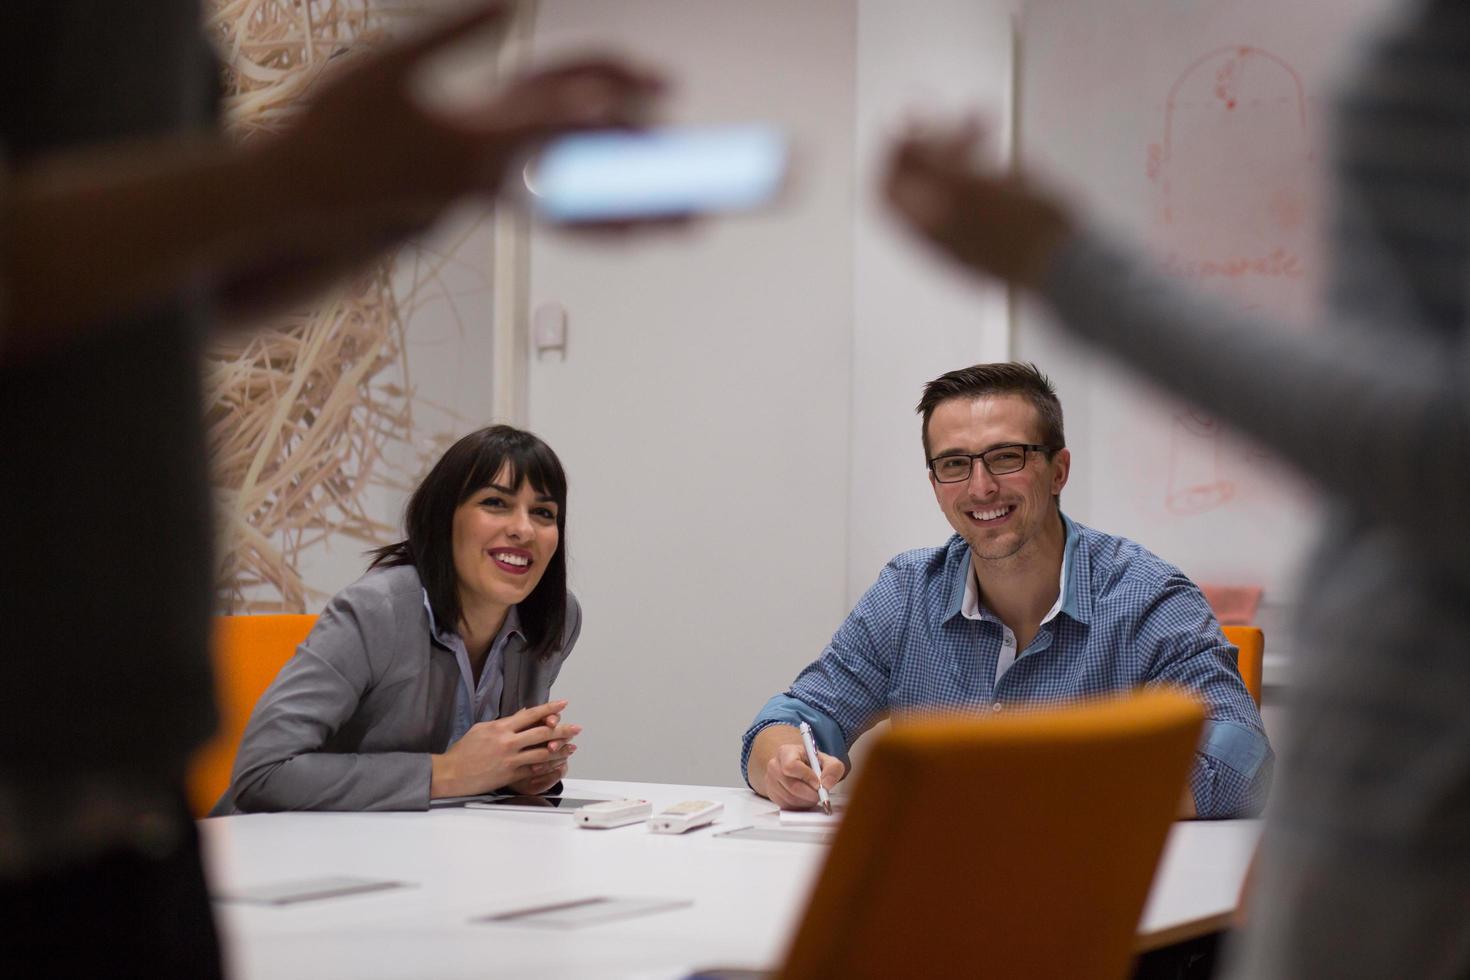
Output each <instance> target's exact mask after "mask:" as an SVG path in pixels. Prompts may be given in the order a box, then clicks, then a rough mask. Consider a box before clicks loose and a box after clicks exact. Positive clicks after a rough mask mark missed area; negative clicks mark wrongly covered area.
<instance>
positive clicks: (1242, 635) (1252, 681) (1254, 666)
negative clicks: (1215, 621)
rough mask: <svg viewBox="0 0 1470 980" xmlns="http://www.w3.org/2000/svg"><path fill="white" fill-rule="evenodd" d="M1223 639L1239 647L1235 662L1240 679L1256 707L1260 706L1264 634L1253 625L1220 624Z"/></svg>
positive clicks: (1264, 645) (1264, 647) (1264, 644)
mask: <svg viewBox="0 0 1470 980" xmlns="http://www.w3.org/2000/svg"><path fill="white" fill-rule="evenodd" d="M1220 629H1221V630H1223V631H1224V633H1225V639H1227V640H1229V641H1230V642H1231V643H1233V644H1235V645H1236V647H1238V648H1239V649H1240V655H1239V657H1238V658H1237V662H1238V663H1239V664H1240V679H1241V680H1243V681H1245V689H1246V690H1247V691H1250V692H1251V697H1253V698H1255V699H1256V707H1258V708H1259V707H1260V706H1261V662H1262V659H1263V657H1264V656H1265V649H1266V634H1264V633H1262V632H1261V631H1260V629H1259V628H1258V627H1255V626H1222V627H1220Z"/></svg>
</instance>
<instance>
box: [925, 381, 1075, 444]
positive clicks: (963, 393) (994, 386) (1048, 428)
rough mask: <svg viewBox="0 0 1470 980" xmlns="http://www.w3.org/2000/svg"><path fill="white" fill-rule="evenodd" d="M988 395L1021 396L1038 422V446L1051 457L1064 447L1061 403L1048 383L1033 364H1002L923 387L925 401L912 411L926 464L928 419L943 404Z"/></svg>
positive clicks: (1064, 435)
mask: <svg viewBox="0 0 1470 980" xmlns="http://www.w3.org/2000/svg"><path fill="white" fill-rule="evenodd" d="M988 395H1020V396H1022V397H1023V398H1025V399H1026V400H1027V401H1029V402H1030V403H1031V404H1032V406H1034V407H1035V409H1036V417H1037V419H1039V420H1040V422H1041V444H1042V445H1044V446H1046V448H1047V455H1048V456H1050V455H1052V454H1054V453H1056V451H1057V450H1058V449H1061V448H1063V447H1064V446H1066V445H1067V437H1066V434H1065V433H1064V432H1063V430H1062V403H1061V402H1060V401H1058V400H1057V391H1056V389H1055V388H1053V387H1052V383H1051V379H1050V378H1048V377H1047V376H1046V375H1044V374H1042V373H1041V371H1040V369H1038V368H1037V366H1036V365H1035V364H1022V363H1021V362H1019V361H1002V362H999V363H996V364H975V365H972V366H970V367H967V368H960V369H958V370H956V371H949V372H947V373H945V374H941V375H940V376H939V377H937V378H935V379H934V380H933V381H931V382H929V383H928V384H926V385H925V386H924V397H922V398H920V399H919V404H918V406H917V407H916V408H915V409H914V411H916V412H918V413H919V414H920V415H922V416H923V422H922V423H921V425H922V429H921V430H920V431H921V434H922V436H923V440H924V462H925V463H928V462H929V419H930V417H932V416H933V415H934V410H935V409H936V408H938V407H939V405H940V404H941V403H943V402H947V401H949V400H951V399H954V398H965V399H971V400H973V399H976V398H984V397H986V396H988Z"/></svg>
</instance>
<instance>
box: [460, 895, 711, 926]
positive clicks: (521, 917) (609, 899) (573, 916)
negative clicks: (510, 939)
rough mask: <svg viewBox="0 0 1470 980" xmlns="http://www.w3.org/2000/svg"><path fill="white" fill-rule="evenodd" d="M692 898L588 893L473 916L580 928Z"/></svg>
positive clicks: (679, 905) (648, 912) (671, 907)
mask: <svg viewBox="0 0 1470 980" xmlns="http://www.w3.org/2000/svg"><path fill="white" fill-rule="evenodd" d="M693 904H694V899H692V898H666V897H665V898H654V897H649V896H633V895H591V896H587V897H584V898H573V899H569V900H567V901H564V902H550V903H538V904H536V905H531V906H528V907H526V908H520V909H510V910H509V911H506V912H496V913H494V914H492V915H485V916H481V917H480V918H478V919H472V920H471V921H472V922H488V923H495V924H499V925H513V926H538V927H543V928H550V929H579V928H581V927H583V926H595V925H599V924H601V923H603V922H615V921H617V920H618V919H629V918H633V917H634V916H639V915H652V914H653V913H655V912H669V911H672V910H674V909H682V908H688V907H689V906H691V905H693Z"/></svg>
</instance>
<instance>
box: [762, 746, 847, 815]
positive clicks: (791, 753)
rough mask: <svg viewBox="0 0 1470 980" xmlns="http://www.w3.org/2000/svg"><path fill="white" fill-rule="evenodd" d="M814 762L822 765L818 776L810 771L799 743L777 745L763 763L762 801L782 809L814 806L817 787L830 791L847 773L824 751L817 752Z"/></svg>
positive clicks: (837, 761) (804, 749)
mask: <svg viewBox="0 0 1470 980" xmlns="http://www.w3.org/2000/svg"><path fill="white" fill-rule="evenodd" d="M817 761H818V762H819V763H821V765H822V773H821V776H820V777H818V775H817V774H816V773H815V772H812V767H811V765H810V764H808V762H807V758H806V748H805V747H804V746H802V745H801V744H800V743H799V742H798V743H795V744H791V743H787V744H785V745H780V746H777V748H776V751H775V753H774V754H773V755H772V756H771V758H770V761H769V762H767V763H766V773H765V775H766V778H765V791H766V798H767V799H769V800H770V801H771V802H772V803H774V804H776V805H777V806H779V807H781V808H782V809H783V810H805V809H809V808H811V807H814V806H816V805H817V803H818V800H819V798H818V796H817V786H818V785H822V786H826V787H827V789H828V791H830V790H831V789H832V788H833V787H834V786H836V785H837V784H838V783H839V782H840V781H841V780H842V777H843V775H844V774H846V772H847V767H846V766H844V765H843V764H842V761H841V760H840V759H836V758H833V757H832V756H830V755H827V754H826V753H825V752H818V753H817Z"/></svg>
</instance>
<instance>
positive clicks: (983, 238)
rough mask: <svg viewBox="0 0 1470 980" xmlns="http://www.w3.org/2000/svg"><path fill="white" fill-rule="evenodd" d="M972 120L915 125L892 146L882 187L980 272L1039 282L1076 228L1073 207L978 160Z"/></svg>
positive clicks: (929, 236) (916, 227) (914, 224)
mask: <svg viewBox="0 0 1470 980" xmlns="http://www.w3.org/2000/svg"><path fill="white" fill-rule="evenodd" d="M979 139H980V128H979V126H978V125H976V124H975V123H974V122H973V121H965V122H961V123H959V124H957V125H953V126H950V127H940V128H927V129H917V128H915V129H911V130H910V131H909V132H908V133H907V134H906V135H904V136H903V137H901V138H900V139H898V140H896V141H894V143H893V145H892V147H891V148H890V150H889V155H888V163H887V170H886V173H885V175H884V179H883V192H884V196H885V197H886V199H887V201H888V204H889V206H890V207H891V208H892V209H893V211H894V212H895V213H896V214H897V215H898V217H899V218H900V219H901V220H902V221H904V222H905V223H906V224H907V225H908V226H909V227H910V228H911V229H912V230H913V231H915V232H916V233H917V234H918V235H920V236H921V237H922V238H924V239H925V240H927V241H928V242H930V243H931V244H933V245H934V246H936V247H937V248H938V249H939V250H940V251H941V252H944V253H945V254H947V255H949V256H950V257H951V258H953V259H955V260H956V261H958V262H960V263H961V264H963V265H965V266H967V267H968V268H970V269H972V270H975V271H977V272H983V273H986V274H988V275H991V276H995V277H996V278H999V279H1002V280H1004V281H1006V282H1010V283H1015V284H1016V285H1019V286H1030V287H1034V286H1036V285H1038V284H1039V283H1040V281H1041V278H1042V277H1043V276H1044V275H1045V274H1046V270H1047V268H1048V266H1049V265H1050V262H1051V259H1052V257H1053V255H1054V254H1055V252H1056V249H1057V248H1058V247H1059V246H1060V245H1061V244H1062V242H1064V241H1065V240H1066V238H1067V236H1068V235H1069V234H1070V232H1071V228H1072V221H1071V218H1070V216H1069V215H1068V214H1067V213H1066V211H1065V210H1064V209H1063V208H1062V207H1061V206H1060V205H1059V204H1057V203H1056V202H1054V201H1053V200H1051V199H1050V198H1048V197H1045V196H1043V195H1041V194H1038V193H1036V192H1034V191H1032V190H1031V189H1029V188H1028V187H1027V186H1026V185H1025V183H1024V182H1022V181H1020V180H1018V179H1016V178H1013V177H1006V176H1001V175H998V174H988V173H982V172H981V171H979V170H976V169H975V167H974V165H973V163H972V162H971V161H972V159H973V152H974V149H975V147H976V146H977V145H978V143H979Z"/></svg>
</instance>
